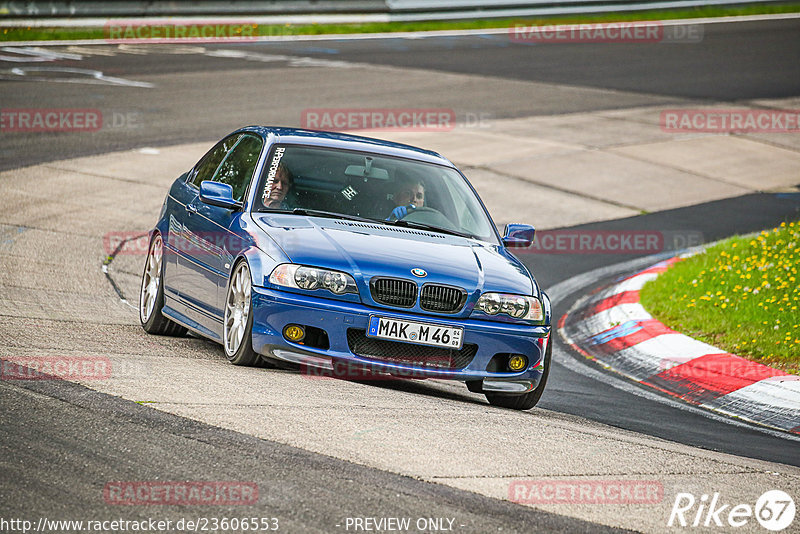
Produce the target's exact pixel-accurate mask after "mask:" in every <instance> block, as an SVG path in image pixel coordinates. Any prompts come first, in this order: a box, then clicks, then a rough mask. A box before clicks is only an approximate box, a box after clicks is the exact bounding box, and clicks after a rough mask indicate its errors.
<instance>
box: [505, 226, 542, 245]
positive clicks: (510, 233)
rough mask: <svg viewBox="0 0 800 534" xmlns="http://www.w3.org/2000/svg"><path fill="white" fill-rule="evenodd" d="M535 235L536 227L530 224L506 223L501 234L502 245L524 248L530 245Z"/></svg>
mask: <svg viewBox="0 0 800 534" xmlns="http://www.w3.org/2000/svg"><path fill="white" fill-rule="evenodd" d="M535 236H536V229H535V228H534V227H533V226H531V225H530V224H516V223H512V224H507V225H506V232H505V235H504V236H503V245H505V246H507V247H513V248H526V247H529V246H531V243H533V238H534V237H535Z"/></svg>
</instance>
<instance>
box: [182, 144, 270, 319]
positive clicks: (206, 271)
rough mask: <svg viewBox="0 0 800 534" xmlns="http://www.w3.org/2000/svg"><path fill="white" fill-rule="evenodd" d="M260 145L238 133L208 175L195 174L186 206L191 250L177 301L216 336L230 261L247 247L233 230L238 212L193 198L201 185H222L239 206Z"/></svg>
mask: <svg viewBox="0 0 800 534" xmlns="http://www.w3.org/2000/svg"><path fill="white" fill-rule="evenodd" d="M263 146H264V142H263V140H262V139H261V138H260V137H259V136H257V135H254V134H243V135H242V136H240V137H239V138H238V139H237V140H236V144H235V145H234V146H233V147H232V148H231V149H230V150H228V152H227V153H226V154H225V156H224V158H223V159H222V161H221V162H220V164H219V165H218V166H217V168H216V169H215V171H214V173H213V175H211V176H207V175H206V174H202V173H198V176H197V177H196V178H195V180H194V181H193V183H194V184H195V185H196V186H197V187H198V194H197V196H195V198H194V199H193V200H192V202H190V203H189V204H188V205H187V214H188V216H187V217H186V223H185V225H184V233H185V235H186V237H187V240H188V241H190V242H191V244H192V246H191V247H189V248H188V249H187V251H186V254H185V255H184V256H182V261H183V262H184V263H185V264H186V265H185V274H186V280H185V284H184V286H183V287H184V290H183V291H182V293H181V296H182V297H183V298H184V300H185V301H186V302H187V303H188V304H189V305H190V306H191V307H192V308H194V311H195V312H196V314H197V317H196V318H195V320H197V322H199V323H200V324H202V325H204V326H206V327H208V328H210V329H212V330H213V331H214V332H217V331H218V330H219V332H221V329H220V325H221V321H222V304H223V302H222V301H223V299H224V296H223V293H224V291H225V289H226V288H227V281H228V277H229V275H230V271H231V268H232V264H233V260H234V259H235V258H236V256H237V255H238V253H239V251H240V250H242V248H244V247H245V246H247V242H248V235H247V234H246V233H243V232H241V231H240V229H239V226H240V225H239V220H240V219H241V211H236V210H230V209H226V208H221V207H218V206H211V205H209V204H205V203H204V202H202V201H201V200H200V198H199V186H200V183H202V182H203V181H204V180H210V181H213V182H219V183H224V184H228V185H230V186H231V188H232V189H233V198H234V200H237V201H240V202H243V201H244V200H245V198H246V193H247V190H248V187H249V185H250V181H251V179H252V177H253V172H254V170H255V168H256V165H257V164H258V160H259V157H260V154H261V150H262V148H263Z"/></svg>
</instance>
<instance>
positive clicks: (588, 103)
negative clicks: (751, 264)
mask: <svg viewBox="0 0 800 534" xmlns="http://www.w3.org/2000/svg"><path fill="white" fill-rule="evenodd" d="M219 48H220V49H222V48H224V49H226V50H230V49H232V48H233V49H236V50H241V51H244V52H246V53H255V54H261V55H278V54H280V55H286V56H290V57H302V58H317V59H320V60H322V61H334V62H335V61H345V62H358V63H362V64H363V63H368V64H374V65H375V66H376V69H375V77H374V79H366V80H365V79H349V78H348V76H347V70H346V69H345V68H337V67H335V66H332V67H331V71H330V72H331V78H330V79H327V78H324V77H323V78H322V79H315V78H313V77H310V76H309V77H308V78H307V79H304V80H300V81H301V82H302V83H299V84H298V80H297V79H292V80H281V79H275V77H274V76H271V72H270V71H271V70H272V69H273V68H274V67H276V66H282V65H284V64H285V62H284V61H283V60H281V61H272V60H264V58H263V57H262V58H261V59H260V60H258V59H255V60H254V59H253V57H254V56H250V57H245V56H239V57H236V56H234V57H231V56H230V55H228V56H226V57H214V56H213V55H208V54H197V53H188V52H187V53H174V52H175V49H174V48H173V50H172V51H170V50H169V48H168V47H164V48H156V47H147V48H142V49H141V53H125V54H119V53H117V54H114V55H84V56H83V57H82V58H81V59H69V58H67V59H64V60H59V61H58V62H54V63H47V64H46V65H48V66H50V67H52V66H58V67H64V68H81V69H94V70H98V71H102V72H103V73H105V74H106V75H108V76H117V77H122V78H125V79H128V80H138V79H140V78H142V79H143V78H146V77H147V76H148V75H152V74H156V73H165V72H166V73H172V76H171V80H172V81H171V83H170V84H168V85H167V86H166V87H160V88H159V91H158V92H157V93H152V92H151V93H146V94H144V95H142V93H141V91H135V90H134V89H132V88H129V87H124V86H112V85H83V84H72V83H60V82H58V83H42V82H25V81H19V80H18V79H14V78H13V76H6V78H5V81H3V80H0V99H2V102H3V107H4V108H26V107H27V108H30V107H42V106H43V105H47V106H49V107H54V108H67V107H85V108H95V107H96V108H101V109H103V110H104V114H107V113H109V112H113V113H118V114H120V116H122V115H123V114H125V113H133V114H134V116H135V117H136V119H137V121H138V122H139V124H140V127H131V125H130V124H128V125H121V126H120V127H119V128H117V129H114V128H104V129H103V130H102V131H101V132H97V133H95V134H87V135H74V134H68V133H47V134H41V133H39V134H16V135H13V136H6V135H3V136H2V137H0V146H1V147H2V150H1V151H0V169H11V168H16V167H21V166H27V165H31V164H35V163H42V162H47V161H53V160H59V159H64V158H71V157H76V156H80V155H87V154H95V153H104V152H109V151H113V150H119V149H124V148H132V147H140V146H156V147H157V146H162V145H169V144H177V143H183V142H189V141H209V142H211V141H213V140H215V139H217V138H219V137H221V136H222V135H224V134H225V133H227V132H229V131H231V130H232V129H234V128H236V127H238V126H241V125H242V124H251V123H263V124H285V125H297V124H298V120H299V116H300V112H301V111H302V109H305V108H308V107H336V106H346V107H402V106H408V107H426V106H429V107H434V106H435V107H452V108H453V109H456V110H457V113H468V112H470V111H473V110H481V111H485V112H488V113H490V114H492V116H494V117H498V118H502V117H518V116H529V115H537V114H558V113H567V112H577V111H591V110H599V109H617V108H624V107H634V106H641V105H647V104H664V103H670V102H680V103H681V104H682V105H684V106H685V105H688V104H691V103H697V104H698V105H699V104H700V103H702V102H707V101H709V100H713V101H714V102H736V101H737V100H743V99H757V98H775V97H781V96H797V95H800V22H798V21H796V20H792V21H780V22H771V23H766V22H758V23H742V24H732V25H724V26H723V25H719V26H708V27H707V28H706V33H705V37H704V40H703V41H702V42H701V43H697V44H693V45H678V44H675V45H661V44H653V45H642V44H637V45H625V44H613V45H591V44H564V45H558V46H536V47H534V46H532V45H524V44H514V43H509V42H508V41H507V39H505V40H504V39H503V38H502V37H499V38H498V37H497V36H491V37H489V36H486V37H480V36H474V37H461V38H430V39H420V40H398V39H386V40H382V41H330V42H324V43H321V42H314V43H283V44H277V43H268V44H248V45H241V46H232V45H226V46H225V47H219ZM534 48H535V52H536V53H532V52H531V51H532V49H534ZM207 49H208V50H212V51H213V50H214V47H211V46H209V47H207ZM14 66H19V64H13V65H10V66H9V65H8V64H2V65H0V69H2V70H6V68H11V67H14ZM381 66H392V67H400V68H406V67H413V68H414V69H416V70H417V71H419V69H422V71H424V72H417V73H416V76H414V77H413V78H409V79H408V82H407V83H406V84H404V83H403V78H404V77H397V76H392V75H391V73H390V72H389V71H385V70H382V69H381ZM442 73H469V74H478V75H482V76H485V78H483V79H482V81H483V82H484V83H481V84H476V85H475V86H470V87H459V86H451V87H450V88H449V90H448V91H443V90H442V86H441V85H437V80H439V79H442V78H444V79H445V81H446V77H444V75H443V74H442ZM40 74H41V73H40ZM29 75H30V74H29ZM41 75H42V76H49V77H59V76H62V75H64V74H63V72H62V73H53V72H49V73H47V74H41ZM9 77H11V78H12V79H11V80H9ZM334 79H335V81H336V83H334V82H333V80H334ZM520 79H521V80H526V81H540V82H547V83H550V84H552V83H557V84H564V86H570V87H573V88H577V89H578V90H581V91H583V90H586V92H585V93H584V96H585V98H580V99H570V100H564V99H563V98H560V97H559V96H560V94H561V93H562V89H561V88H559V87H553V86H550V85H547V86H545V85H543V86H542V87H540V88H538V89H537V90H536V92H535V94H515V93H513V92H506V93H501V94H500V96H497V97H496V98H492V97H491V95H492V94H497V90H498V87H501V86H502V85H503V84H504V83H508V82H510V81H512V80H520ZM421 80H423V81H424V80H428V81H429V82H430V85H427V86H425V85H423V86H422V87H420V83H421ZM43 103H46V104H43ZM798 213H800V198H798V196H797V195H775V194H766V193H765V194H758V195H750V196H747V197H741V198H736V199H730V200H723V201H717V202H713V203H709V204H705V205H699V206H691V207H688V208H681V209H677V210H671V211H666V212H659V213H654V214H648V215H643V216H640V217H635V218H631V219H626V220H616V221H608V222H604V223H597V224H593V225H585V226H583V227H582V228H592V229H626V228H628V229H636V230H648V229H655V230H663V229H670V230H679V229H688V230H693V231H701V232H702V233H703V235H704V237H705V239H706V240H712V239H716V238H722V237H725V236H728V235H732V234H734V233H740V232H749V231H756V230H760V229H763V228H766V227H769V226H772V225H775V224H779V223H780V222H782V221H784V220H789V219H793V218H797V216H798ZM625 259H626V257H624V256H618V255H617V256H581V257H580V258H575V257H569V256H544V257H543V256H537V258H536V260H535V262H532V260H530V259H527V258H526V259H525V261H526V262H532V263H533V265H531V267H532V269H533V272H534V273H535V274H536V275H537V278H538V279H539V280H540V282H541V283H542V285H543V287H545V288H547V287H549V286H551V285H554V284H556V283H558V282H562V281H564V280H567V279H568V278H570V277H572V276H574V275H577V274H580V273H582V272H586V271H589V270H591V269H593V268H596V267H601V266H604V265H610V264H613V263H617V262H619V261H623V260H625ZM602 282H603V280H600V281H598V283H602ZM577 296H578V295H577V294H573V295H570V296H567V297H566V298H565V299H564V300H563V302H562V303H561V306H562V309H561V310H560V312H561V313H563V311H565V310H566V308H567V307H568V306H569V304H570V303H571V302H572V301H573V300H574V299H575V298H576V297H577ZM557 316H560V313H559V310H557ZM556 350H557V351H559V352H560V353H561V354H562V355H564V356H566V357H572V355H571V353H570V351H569V349H567V348H566V347H564V346H563V345H562V344H561V342H560V341H557V344H556ZM0 398H2V400H1V401H0V404H2V408H3V409H2V412H3V417H2V421H1V422H0V425H2V432H1V433H0V450H2V451H3V454H2V455H0V468H1V469H0V498H2V500H3V502H4V506H8V507H9V508H10V509H13V510H15V511H17V512H19V513H20V514H23V513H24V514H27V515H36V516H39V515H47V514H51V515H52V516H57V515H61V517H70V516H75V515H76V514H77V513H81V514H84V515H89V514H86V512H91V510H87V509H86V499H84V498H82V497H85V496H82V495H81V494H80V492H78V493H74V492H72V493H71V488H92V487H93V486H96V485H97V481H98V480H108V473H111V472H116V473H117V474H118V475H119V474H120V473H119V471H118V469H119V465H120V464H121V465H124V466H125V469H126V470H127V473H128V474H129V475H130V477H131V478H134V479H147V478H159V476H161V474H163V473H165V472H168V473H170V474H171V476H172V478H173V479H211V478H215V477H216V478H217V479H231V480H238V479H249V480H256V481H260V486H261V487H262V488H265V487H268V488H270V501H269V504H268V505H269V507H270V510H272V511H274V514H275V515H279V516H280V517H281V520H282V521H285V524H286V525H287V526H289V527H292V528H289V531H297V530H296V529H302V530H304V531H314V530H319V531H327V530H330V525H331V522H332V521H333V520H334V518H340V517H342V516H346V515H372V516H380V515H398V514H399V512H398V509H399V508H402V513H404V514H406V515H410V516H418V517H438V516H442V517H449V516H457V517H458V518H459V519H460V520H461V522H462V523H464V524H466V525H467V526H466V528H465V530H466V531H474V532H488V531H496V530H499V529H500V528H502V529H503V531H504V532H508V531H533V530H535V531H540V530H546V531H565V532H577V531H583V530H591V531H598V530H599V529H600V528H601V527H599V526H598V525H591V524H587V523H584V522H581V521H578V520H575V519H570V518H565V517H561V516H555V515H551V514H546V513H542V512H538V511H532V510H530V509H527V508H525V507H521V506H516V505H513V504H509V503H504V502H499V501H496V500H493V499H489V498H485V497H479V496H476V495H475V494H472V493H468V492H461V491H458V490H454V489H451V488H447V487H445V486H439V485H432V484H427V483H424V482H419V481H416V480H413V479H410V478H406V477H401V476H399V475H393V474H389V473H385V472H383V471H380V470H376V469H372V468H367V467H362V466H358V465H355V464H349V463H347V462H342V461H340V460H334V459H330V458H327V457H323V456H320V455H316V454H313V453H309V452H306V451H302V450H299V449H293V448H291V447H289V446H286V445H281V444H277V443H272V442H268V441H265V440H259V439H256V438H252V437H249V436H245V435H242V434H236V433H234V432H230V431H226V430H221V429H218V428H215V427H210V426H207V425H203V424H201V423H197V422H194V421H191V420H187V419H182V418H179V417H175V416H170V415H165V414H161V413H154V412H153V411H152V410H149V409H148V408H146V407H142V406H139V405H137V404H135V403H132V402H128V401H123V400H120V399H115V398H111V397H108V396H105V395H101V394H97V393H94V392H91V391H90V390H87V389H85V388H83V387H81V386H77V385H73V384H62V383H31V384H22V385H18V384H14V383H9V382H5V383H2V384H0ZM540 406H541V407H542V408H545V409H547V410H552V411H555V412H563V413H566V414H573V415H577V416H581V417H585V418H587V419H591V420H595V421H598V422H601V423H605V424H609V425H612V426H617V427H620V428H623V429H627V430H632V431H635V432H640V433H644V434H649V435H652V436H657V437H661V438H664V439H667V440H671V441H676V442H680V443H684V444H688V445H693V446H697V447H702V448H706V449H711V450H717V451H723V452H727V453H730V454H734V455H741V456H747V457H751V458H758V459H764V460H769V461H774V462H778V463H786V464H790V465H795V466H797V465H800V455H798V454H797V445H796V443H794V442H790V441H787V440H785V439H782V438H779V437H775V436H772V435H768V434H765V433H762V432H761V431H760V430H758V429H755V428H752V429H747V428H745V429H743V428H742V427H734V426H731V425H728V424H726V423H724V422H720V421H718V420H713V419H709V418H706V417H703V416H702V415H698V414H696V413H693V412H687V411H684V410H680V409H676V408H674V407H672V406H671V405H667V404H662V403H659V402H654V401H652V400H647V399H642V398H641V397H638V396H633V395H631V394H630V393H626V392H624V391H621V390H619V389H617V388H614V387H611V386H609V385H607V384H605V383H603V382H601V381H597V380H594V379H591V378H587V377H585V376H583V375H581V374H579V373H576V372H574V371H573V370H570V369H569V368H567V367H565V366H563V365H560V364H556V365H554V366H553V368H552V372H551V377H550V383H549V385H548V388H547V390H546V393H545V395H544V397H543V399H542V402H541V404H540ZM22 421H24V424H22V423H21V422H22ZM97 450H102V451H103V456H102V459H101V460H98V459H97V456H96V454H95V453H96V451H97ZM232 451H235V452H234V453H233V454H232ZM43 457H44V458H47V463H46V464H44V465H43V464H41V463H38V459H40V458H43ZM254 459H255V460H256V462H253V460H254ZM254 463H256V464H258V468H257V470H256V472H253V465H254ZM37 464H38V466H37V467H31V466H35V465H37ZM112 464H114V465H115V467H114V469H115V470H116V471H111V467H110V466H111V465H112ZM223 465H224V468H223V467H221V466H223ZM119 478H123V476H121V475H120V476H119ZM20 480H25V486H26V487H27V489H25V490H23V491H20V487H19V481H20ZM93 489H94V490H96V489H97V488H96V487H95V488H93ZM87 491H88V490H87ZM298 502H301V503H304V505H303V506H302V507H300V508H298V507H297V503H298ZM183 512H184V511H177V510H168V511H167V512H166V513H167V516H169V515H170V514H173V515H175V516H177V515H178V514H179V513H183ZM141 513H142V512H141V511H137V510H133V511H130V515H129V516H128V515H126V517H137V514H141ZM126 514H128V512H127V511H126ZM218 515H222V514H218Z"/></svg>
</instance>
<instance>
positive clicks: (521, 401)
mask: <svg viewBox="0 0 800 534" xmlns="http://www.w3.org/2000/svg"><path fill="white" fill-rule="evenodd" d="M552 359H553V340H552V334H551V339H548V340H547V350H545V352H544V373H543V374H542V379H541V380H540V381H539V385H538V386H536V389H534V390H533V391H531V392H528V393H524V394H522V395H504V394H502V393H485V395H486V400H488V401H489V404H491V405H492V406H499V407H500V408H509V409H511V410H530V409H531V408H533V407H534V406H536V404H537V403H538V402H539V399H541V398H542V393H544V387H545V385H547V377H548V376H549V375H550V362H551V361H552Z"/></svg>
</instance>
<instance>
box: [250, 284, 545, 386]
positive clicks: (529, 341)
mask: <svg viewBox="0 0 800 534" xmlns="http://www.w3.org/2000/svg"><path fill="white" fill-rule="evenodd" d="M252 301H253V350H255V351H256V352H258V353H259V354H262V355H264V356H267V357H270V358H275V359H279V360H284V361H290V362H293V363H297V364H300V365H303V366H308V367H310V368H316V369H328V370H330V369H333V368H334V363H335V362H336V363H340V362H341V363H348V364H350V365H352V366H357V367H363V368H368V369H370V370H371V371H377V372H380V373H390V374H393V375H396V376H400V377H408V378H442V379H450V380H460V381H472V380H475V381H477V380H483V390H484V391H496V392H501V393H508V394H520V393H525V392H527V391H531V390H533V389H535V388H536V386H537V385H538V384H539V381H540V380H541V377H542V374H543V372H544V354H545V349H546V348H547V343H548V342H549V335H550V326H549V325H547V326H532V325H516V324H508V323H500V322H491V321H483V320H474V319H466V320H465V319H463V318H459V319H454V318H449V317H444V316H434V315H421V314H416V313H406V312H403V311H401V310H398V309H390V308H376V307H368V306H364V305H363V304H361V303H352V302H345V301H340V300H333V299H325V298H318V297H313V296H309V295H301V294H297V293H290V292H285V291H277V290H274V289H269V288H263V287H254V288H253V299H252ZM370 315H379V316H382V317H393V318H397V319H406V320H411V321H421V322H426V323H435V324H440V325H444V326H461V327H463V328H464V339H463V343H464V346H465V347H466V346H467V345H475V346H476V347H477V350H476V351H475V354H474V356H473V357H472V358H471V360H470V361H469V363H467V364H466V365H465V366H463V367H461V366H459V367H461V368H457V369H456V368H451V367H448V368H436V367H430V366H428V365H425V364H421V362H413V363H411V362H400V361H388V360H385V359H375V357H374V356H372V357H364V356H363V355H359V354H355V353H354V352H353V351H352V350H351V344H350V343H349V342H348V330H349V331H350V336H351V340H352V339H353V336H355V335H357V334H356V332H355V331H362V330H363V331H366V329H367V324H368V321H369V316H370ZM288 324H299V325H303V326H305V327H309V326H310V327H314V328H319V329H321V330H324V331H325V332H326V333H327V335H328V340H329V344H330V348H328V349H327V350H323V349H318V348H313V347H309V346H306V345H303V344H298V343H292V342H289V341H287V340H286V339H285V338H284V337H283V334H282V332H283V328H284V327H285V326H286V325H288ZM392 343H395V342H392ZM396 343H401V342H396ZM402 345H407V344H402ZM400 348H406V347H400ZM416 348H418V346H416V345H414V346H413V347H412V350H415V349H416ZM497 354H523V355H525V356H527V358H528V367H527V368H526V369H524V370H522V371H519V372H499V371H489V370H487V367H488V366H489V365H490V362H491V361H492V358H493V357H495V355H497Z"/></svg>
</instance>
